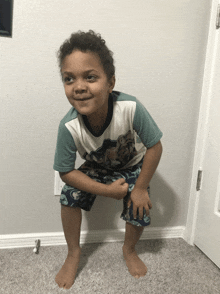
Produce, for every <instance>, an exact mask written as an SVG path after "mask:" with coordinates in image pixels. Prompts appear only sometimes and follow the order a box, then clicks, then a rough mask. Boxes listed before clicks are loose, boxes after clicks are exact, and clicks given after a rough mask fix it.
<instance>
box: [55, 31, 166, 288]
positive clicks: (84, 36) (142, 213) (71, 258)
mask: <svg viewBox="0 0 220 294" xmlns="http://www.w3.org/2000/svg"><path fill="white" fill-rule="evenodd" d="M58 59H59V66H60V72H61V76H62V80H63V83H64V89H65V93H66V96H67V99H68V100H69V102H70V104H71V105H72V106H73V107H72V108H71V109H70V111H69V112H68V113H67V114H66V116H65V117H64V118H63V119H62V121H61V122H60V126H59V131H58V139H57V147H56V153H55V160H54V169H55V170H57V171H59V172H60V176H61V179H62V180H63V181H64V182H65V183H66V185H65V186H64V188H63V190H62V193H61V198H60V203H61V218H62V224H63V230H64V234H65V238H66V242H67V246H68V254H67V258H66V261H65V263H64V265H63V267H62V268H61V270H60V271H59V273H58V274H57V276H56V282H57V284H58V286H59V287H60V288H64V289H69V288H70V287H71V286H72V285H73V283H74V279H75V275H76V272H77V268H78V264H79V260H80V253H81V249H80V244H79V240H80V226H81V218H82V216H81V209H84V210H86V211H89V210H90V209H91V207H92V205H93V203H94V201H95V198H96V195H100V196H104V197H111V198H114V199H117V200H121V199H123V204H124V209H123V212H122V214H121V218H122V219H123V220H125V221H126V233H125V241H124V245H123V255H124V259H125V261H126V265H127V267H128V270H129V272H130V274H131V275H132V276H134V277H135V278H139V277H143V276H144V275H145V274H146V272H147V267H146V266H145V264H144V263H143V262H142V261H141V259H140V258H139V257H138V256H137V253H136V251H135V245H136V243H137V242H138V240H139V238H140V236H141V234H142V232H143V229H144V226H147V225H149V224H150V217H149V209H151V208H152V204H151V201H150V198H149V183H150V180H151V178H152V176H153V174H154V172H155V170H156V168H157V165H158V163H159V160H160V157H161V153H162V145H161V142H160V139H161V137H162V132H161V131H160V130H159V128H158V127H157V125H156V123H155V122H154V120H153V119H152V117H151V116H150V114H149V113H148V112H147V110H146V109H145V108H144V106H143V105H142V104H141V103H140V102H139V101H138V100H137V99H136V98H135V97H133V96H130V95H127V94H124V93H121V92H117V91H113V88H114V85H115V67H114V61H113V58H112V52H111V51H110V50H109V49H108V48H107V46H106V45H105V41H104V40H103V39H102V38H101V36H100V35H98V34H95V33H94V32H93V31H89V32H86V33H84V32H80V31H79V32H77V33H75V34H72V35H71V37H70V38H69V39H68V40H66V41H65V42H64V43H63V45H62V46H61V47H60V50H59V53H58ZM76 151H78V152H79V154H80V156H81V157H82V158H83V159H85V163H84V164H83V165H82V166H81V167H80V168H79V169H78V170H76V169H75V159H76Z"/></svg>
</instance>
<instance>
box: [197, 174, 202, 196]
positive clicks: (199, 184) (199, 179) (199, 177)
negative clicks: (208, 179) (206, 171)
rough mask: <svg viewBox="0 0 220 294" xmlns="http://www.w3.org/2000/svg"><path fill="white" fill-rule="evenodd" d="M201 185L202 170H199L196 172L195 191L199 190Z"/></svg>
mask: <svg viewBox="0 0 220 294" xmlns="http://www.w3.org/2000/svg"><path fill="white" fill-rule="evenodd" d="M201 184H202V170H201V169H200V170H198V176H197V184H196V191H199V190H201Z"/></svg>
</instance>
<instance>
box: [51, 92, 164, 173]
mask: <svg viewBox="0 0 220 294" xmlns="http://www.w3.org/2000/svg"><path fill="white" fill-rule="evenodd" d="M161 137H162V132H161V131H160V129H159V128H158V126H157V124H156V123H155V121H154V120H153V118H152V117H151V116H150V114H149V112H148V111H147V110H146V108H145V107H144V106H143V105H142V104H141V103H140V102H139V101H138V100H137V98H136V97H134V96H131V95H127V94H125V93H122V92H118V91H113V92H112V93H111V94H110V95H109V101H108V115H107V119H106V122H105V124H104V126H103V128H102V129H101V130H100V132H99V133H98V134H95V133H93V131H92V129H91V127H90V125H89V122H88V120H87V118H86V116H84V115H81V114H80V113H78V111H77V110H76V109H75V108H74V107H72V108H71V109H70V110H69V112H68V113H67V114H66V115H65V117H64V118H63V119H62V120H61V122H60V125H59V130H58V138H57V146H56V152H55V159H54V166H53V168H54V169H55V170H57V171H59V172H69V171H71V170H73V169H74V168H75V161H76V152H77V151H78V153H79V155H80V156H81V157H82V158H83V159H85V160H87V161H90V162H95V163H96V164H98V165H99V166H101V167H103V168H106V169H110V170H120V169H126V168H128V167H132V166H134V165H135V164H137V163H138V162H140V160H141V159H142V158H143V156H144V154H145V152H146V150H147V148H150V147H152V146H154V145H155V144H156V143H157V142H159V140H160V139H161Z"/></svg>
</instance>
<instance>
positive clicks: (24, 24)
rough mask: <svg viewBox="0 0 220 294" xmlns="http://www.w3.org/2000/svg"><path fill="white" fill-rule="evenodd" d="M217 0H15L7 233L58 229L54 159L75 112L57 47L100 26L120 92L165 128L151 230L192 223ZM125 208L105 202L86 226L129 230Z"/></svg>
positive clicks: (4, 51)
mask: <svg viewBox="0 0 220 294" xmlns="http://www.w3.org/2000/svg"><path fill="white" fill-rule="evenodd" d="M210 2H211V1H210V0H178V1H176V0H169V1H162V0H158V1H155V0H148V1H145V0H139V1H125V0H121V1H116V0H110V1H101V0H93V1H84V2H82V1H80V0H78V1H77V0H76V1H70V0H66V1H58V0H53V1H52V0H48V1H44V0H32V1H28V0H16V1H14V21H13V37H12V38H3V37H1V39H0V50H1V56H0V64H1V71H0V75H1V76H0V81H1V108H0V111H1V115H0V137H1V164H0V169H1V177H0V181H1V183H0V191H1V198H0V218H1V219H0V234H16V233H17V234H18V233H38V232H59V231H62V226H61V221H60V205H59V197H55V196H54V195H53V186H54V171H53V169H52V166H53V157H54V150H55V144H56V136H57V128H58V124H59V121H60V120H61V118H62V117H63V116H64V115H65V113H66V112H67V111H68V110H69V108H70V105H69V104H68V102H67V99H66V98H65V94H64V90H63V86H62V83H61V80H60V77H59V70H58V66H57V61H56V51H57V50H58V48H59V46H60V44H61V43H62V42H63V41H64V39H66V38H67V37H69V35H70V34H71V33H72V32H74V31H77V30H79V29H81V30H88V29H94V30H95V31H97V32H100V33H101V34H102V36H103V37H104V38H105V39H106V41H107V45H109V47H110V49H111V50H112V51H113V52H114V57H115V62H116V78H117V83H116V87H115V89H116V90H119V91H123V92H125V93H129V94H132V95H136V96H137V97H138V99H139V100H141V102H142V103H143V104H144V105H145V106H146V107H147V109H148V110H149V112H150V113H151V114H152V116H153V117H154V118H155V120H156V122H157V123H158V125H159V126H160V128H161V129H162V131H163V133H164V137H163V139H162V143H163V146H164V153H163V158H162V160H161V163H160V166H159V168H158V170H157V172H156V174H155V176H154V178H153V180H152V185H151V188H152V201H153V206H154V208H153V210H152V218H153V220H152V226H154V227H167V226H185V224H186V216H187V215H186V214H187V209H188V201H189V191H190V183H191V182H190V181H191V173H192V162H193V156H194V154H193V152H194V146H195V136H196V130H197V121H198V108H199V104H200V96H201V85H202V76H203V70H204V57H205V50H206V42H207V34H208V25H209V15H210ZM121 209H122V202H118V201H114V200H112V199H107V198H104V197H98V198H97V202H96V203H95V205H94V208H93V210H92V211H91V212H90V213H84V214H83V225H82V229H84V230H87V229H94V230H100V229H115V228H123V227H124V222H123V221H122V220H120V219H119V215H120V212H121Z"/></svg>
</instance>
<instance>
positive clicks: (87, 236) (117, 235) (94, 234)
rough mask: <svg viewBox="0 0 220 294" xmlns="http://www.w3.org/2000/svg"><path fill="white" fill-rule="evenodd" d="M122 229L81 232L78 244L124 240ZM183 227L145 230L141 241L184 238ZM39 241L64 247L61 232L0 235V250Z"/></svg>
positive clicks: (32, 244) (46, 244)
mask: <svg viewBox="0 0 220 294" xmlns="http://www.w3.org/2000/svg"><path fill="white" fill-rule="evenodd" d="M124 232H125V230H124V229H117V230H97V231H90V232H87V231H81V237H80V243H81V244H84V243H102V242H119V241H123V240H124ZM184 232H185V227H167V228H150V227H149V228H146V229H145V230H144V232H143V234H142V236H141V240H147V239H164V238H184ZM38 239H40V241H41V246H57V245H66V241H65V238H64V234H63V232H57V233H56V232H54V233H34V234H13V235H0V249H7V248H22V247H33V248H34V247H35V240H38Z"/></svg>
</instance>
